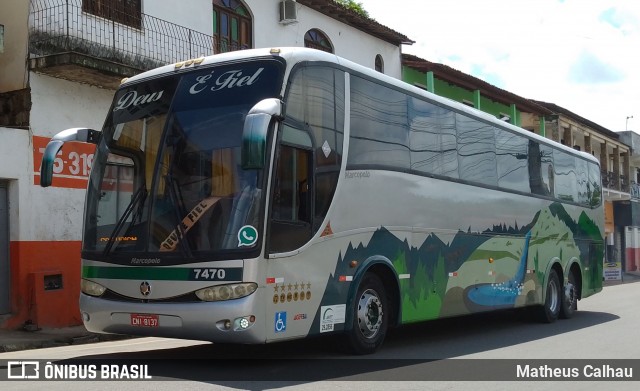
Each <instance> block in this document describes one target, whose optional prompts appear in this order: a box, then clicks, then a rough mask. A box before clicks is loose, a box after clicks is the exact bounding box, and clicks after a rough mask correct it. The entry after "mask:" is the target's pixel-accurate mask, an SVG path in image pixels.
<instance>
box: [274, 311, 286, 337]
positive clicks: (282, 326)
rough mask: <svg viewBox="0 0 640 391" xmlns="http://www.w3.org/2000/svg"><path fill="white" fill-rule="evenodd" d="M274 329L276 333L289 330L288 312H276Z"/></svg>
mask: <svg viewBox="0 0 640 391" xmlns="http://www.w3.org/2000/svg"><path fill="white" fill-rule="evenodd" d="M274 329H275V331H276V333H283V332H285V331H287V312H286V311H282V312H276V316H275V319H274Z"/></svg>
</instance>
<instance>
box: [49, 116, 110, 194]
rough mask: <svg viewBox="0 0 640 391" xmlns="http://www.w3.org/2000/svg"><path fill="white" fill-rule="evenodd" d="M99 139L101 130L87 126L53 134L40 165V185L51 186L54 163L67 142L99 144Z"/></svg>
mask: <svg viewBox="0 0 640 391" xmlns="http://www.w3.org/2000/svg"><path fill="white" fill-rule="evenodd" d="M99 140H100V132H99V131H97V130H93V129H87V128H72V129H67V130H63V131H62V132H60V133H58V134H56V135H55V136H53V138H52V139H51V141H49V143H48V144H47V147H46V148H45V150H44V154H43V156H42V164H41V165H40V186H42V187H48V186H51V181H52V180H53V163H54V162H55V160H56V155H57V154H58V152H60V150H61V149H62V146H63V145H64V143H65V142H67V141H79V142H83V143H92V144H97V143H98V141H99Z"/></svg>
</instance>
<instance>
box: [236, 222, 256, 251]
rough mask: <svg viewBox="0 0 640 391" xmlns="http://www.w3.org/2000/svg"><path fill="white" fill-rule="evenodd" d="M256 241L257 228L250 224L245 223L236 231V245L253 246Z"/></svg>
mask: <svg viewBox="0 0 640 391" xmlns="http://www.w3.org/2000/svg"><path fill="white" fill-rule="evenodd" d="M257 241H258V230H257V229H255V228H254V227H252V226H251V225H245V226H244V227H242V228H240V231H238V247H243V246H253V245H254V244H256V242H257Z"/></svg>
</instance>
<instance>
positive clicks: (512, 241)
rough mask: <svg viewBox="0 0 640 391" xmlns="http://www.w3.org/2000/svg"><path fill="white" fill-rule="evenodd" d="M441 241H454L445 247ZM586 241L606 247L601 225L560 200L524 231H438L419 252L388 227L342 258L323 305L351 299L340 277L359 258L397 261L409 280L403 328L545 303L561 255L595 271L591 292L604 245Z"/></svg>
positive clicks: (403, 285)
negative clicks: (552, 263)
mask: <svg viewBox="0 0 640 391" xmlns="http://www.w3.org/2000/svg"><path fill="white" fill-rule="evenodd" d="M567 228H568V230H567ZM441 237H445V239H449V240H447V242H446V243H445V241H443V240H442V239H441ZM580 239H582V240H580ZM584 239H592V240H597V241H599V242H600V243H601V242H602V235H601V233H600V230H599V229H598V227H597V225H596V224H595V223H594V222H593V221H592V220H591V219H590V218H589V217H588V216H587V215H586V214H585V213H584V212H582V213H581V214H580V216H579V218H578V221H575V220H573V219H572V218H571V216H570V215H569V214H568V213H567V212H566V210H565V209H564V206H563V205H562V204H560V203H553V204H551V205H550V206H549V207H548V208H545V209H543V210H541V211H539V212H538V213H536V215H535V216H534V217H533V219H532V221H531V222H530V223H528V224H525V225H522V226H520V227H518V223H517V222H516V223H515V224H514V225H513V226H507V224H505V223H497V224H496V225H494V226H493V227H492V228H490V229H487V230H485V231H483V232H475V233H474V232H471V231H470V230H469V229H467V231H466V232H465V231H462V230H460V231H458V232H457V233H455V234H453V233H452V234H451V235H450V236H448V237H447V236H446V235H442V234H440V235H437V234H435V233H431V234H428V235H427V236H426V238H425V240H424V241H423V243H422V244H421V245H420V246H419V247H412V246H410V244H409V242H408V241H407V240H401V239H399V238H398V237H397V236H395V235H394V234H393V233H392V232H390V231H389V230H387V229H386V228H384V227H381V228H379V229H378V230H377V231H376V232H374V233H373V235H372V237H371V240H370V241H369V243H368V244H367V245H366V246H365V245H363V244H362V243H360V244H358V245H357V246H354V245H353V243H350V244H349V246H348V247H347V249H346V250H345V251H344V255H342V253H341V254H340V256H339V259H338V262H337V265H336V269H335V272H334V274H333V275H332V276H330V278H329V284H328V285H327V288H326V290H325V293H324V296H323V299H322V304H321V305H332V304H335V303H340V302H343V303H344V302H346V298H347V296H348V294H349V284H345V283H340V282H338V277H339V276H348V275H352V274H353V269H352V268H350V266H349V263H350V262H351V261H352V260H357V261H359V262H363V261H364V260H366V259H368V258H370V257H372V256H382V257H385V258H387V259H389V260H391V262H392V263H393V265H394V267H395V269H396V272H397V273H398V275H401V274H409V275H410V278H408V279H400V295H401V298H400V303H401V308H402V322H403V323H408V322H415V321H421V320H429V319H436V318H440V317H446V316H453V315H460V314H466V313H472V312H479V311H488V310H493V309H497V308H513V307H515V306H521V305H526V304H531V303H533V302H534V301H539V300H540V298H541V294H542V288H541V284H542V281H543V277H544V274H545V272H546V270H547V265H548V262H549V260H551V259H552V258H554V257H558V258H560V259H567V260H568V259H572V258H573V257H575V258H577V259H579V260H580V262H581V265H582V267H583V268H584V267H588V268H589V270H591V271H593V272H592V273H588V274H587V275H586V276H585V279H584V280H583V285H584V287H585V288H587V289H594V288H598V287H601V284H602V281H601V278H598V276H601V275H602V255H603V251H604V248H603V246H602V245H601V244H600V245H596V246H592V248H589V246H590V245H589V243H588V242H587V241H586V240H584ZM550 241H551V242H552V244H553V245H551V246H549V242H550ZM598 260H599V261H598ZM588 276H592V278H591V279H588V278H587V277H588Z"/></svg>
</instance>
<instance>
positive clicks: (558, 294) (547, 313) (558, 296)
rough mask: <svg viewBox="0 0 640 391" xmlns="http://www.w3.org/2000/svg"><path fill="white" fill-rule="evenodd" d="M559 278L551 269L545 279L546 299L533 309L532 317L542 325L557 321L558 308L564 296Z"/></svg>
mask: <svg viewBox="0 0 640 391" xmlns="http://www.w3.org/2000/svg"><path fill="white" fill-rule="evenodd" d="M561 287H562V285H561V284H560V278H559V277H558V273H557V272H556V271H555V270H554V269H551V270H550V271H549V277H548V278H547V286H546V289H545V291H546V293H547V294H546V297H545V300H544V304H543V305H541V306H538V307H534V315H535V318H536V320H538V321H540V322H542V323H553V322H555V321H556V319H558V315H559V314H560V307H561V306H562V303H563V300H564V294H563V293H562V289H561Z"/></svg>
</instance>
